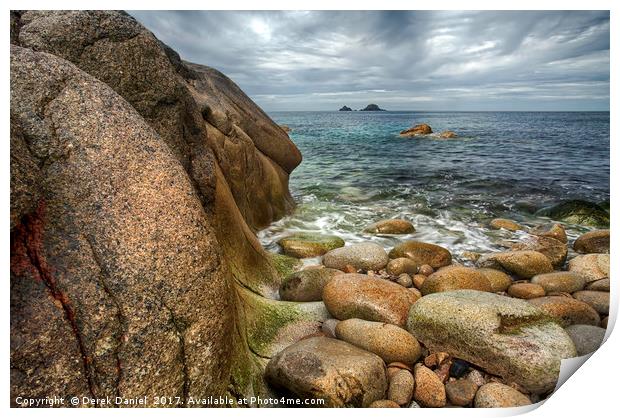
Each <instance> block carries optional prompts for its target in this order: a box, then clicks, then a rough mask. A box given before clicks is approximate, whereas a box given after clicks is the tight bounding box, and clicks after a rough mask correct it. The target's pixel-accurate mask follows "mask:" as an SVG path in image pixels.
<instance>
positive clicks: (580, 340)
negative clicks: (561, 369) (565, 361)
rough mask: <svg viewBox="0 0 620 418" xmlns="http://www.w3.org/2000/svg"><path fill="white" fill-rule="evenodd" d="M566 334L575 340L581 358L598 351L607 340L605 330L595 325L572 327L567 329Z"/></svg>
mask: <svg viewBox="0 0 620 418" xmlns="http://www.w3.org/2000/svg"><path fill="white" fill-rule="evenodd" d="M566 333H567V334H568V335H569V336H570V338H571V339H572V340H573V343H574V344H575V348H576V349H577V355H579V356H585V355H586V354H589V353H592V352H594V351H596V350H597V349H598V348H599V347H600V346H601V344H603V339H604V338H605V328H601V327H595V326H593V325H583V324H578V325H571V326H568V327H566Z"/></svg>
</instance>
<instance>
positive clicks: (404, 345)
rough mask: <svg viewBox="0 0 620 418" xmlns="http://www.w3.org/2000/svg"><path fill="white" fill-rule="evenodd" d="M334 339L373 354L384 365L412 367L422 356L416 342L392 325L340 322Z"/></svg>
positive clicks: (406, 333)
mask: <svg viewBox="0 0 620 418" xmlns="http://www.w3.org/2000/svg"><path fill="white" fill-rule="evenodd" d="M336 337H338V338H339V339H341V340H343V341H346V342H348V343H351V344H353V345H354V346H356V347H360V348H363V349H364V350H367V351H370V352H371V353H375V354H376V355H378V356H379V357H381V358H382V359H383V361H385V362H386V363H388V364H389V363H392V362H399V363H404V364H409V365H412V364H413V363H415V362H416V360H417V359H418V358H420V355H421V354H422V349H421V348H420V344H419V343H418V340H416V339H415V337H414V336H413V335H411V334H410V333H408V332H407V331H405V330H404V329H402V328H400V327H397V326H396V325H392V324H385V323H382V322H372V321H365V320H363V319H358V318H352V319H347V320H345V321H340V322H339V323H338V325H337V326H336Z"/></svg>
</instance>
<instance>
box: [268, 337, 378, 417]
mask: <svg viewBox="0 0 620 418" xmlns="http://www.w3.org/2000/svg"><path fill="white" fill-rule="evenodd" d="M265 378H266V380H267V381H268V382H269V383H270V384H271V385H273V386H274V387H275V388H278V389H281V390H284V391H285V392H288V393H292V394H294V395H296V396H298V397H300V398H303V399H324V400H325V403H324V404H323V405H318V406H325V407H331V408H334V407H343V406H354V407H367V406H369V405H370V404H371V403H373V402H374V401H377V400H380V399H384V398H385V392H386V391H387V388H388V383H387V376H386V370H385V364H384V363H383V360H381V358H380V357H379V356H377V355H376V354H373V353H370V352H368V351H365V350H362V349H360V348H357V347H355V346H353V345H351V344H349V343H346V342H344V341H339V340H336V339H333V338H326V337H313V338H308V339H304V340H301V341H299V342H297V343H295V344H293V345H291V346H289V347H287V348H285V349H284V350H282V351H281V352H280V353H278V354H277V355H275V356H274V357H272V358H271V360H270V361H269V363H268V364H267V368H266V370H265Z"/></svg>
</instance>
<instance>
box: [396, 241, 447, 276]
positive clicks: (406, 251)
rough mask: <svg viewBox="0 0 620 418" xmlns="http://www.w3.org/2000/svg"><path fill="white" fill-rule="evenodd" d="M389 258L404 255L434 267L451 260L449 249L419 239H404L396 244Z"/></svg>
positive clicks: (421, 263) (444, 264) (418, 262)
mask: <svg viewBox="0 0 620 418" xmlns="http://www.w3.org/2000/svg"><path fill="white" fill-rule="evenodd" d="M389 256H390V258H401V257H406V258H409V259H411V260H413V261H414V262H416V263H417V264H418V265H424V264H428V265H429V266H431V267H432V268H434V269H437V268H439V267H443V266H449V265H450V263H451V262H452V254H450V251H448V250H446V249H445V248H443V247H440V246H439V245H435V244H429V243H426V242H420V241H405V242H403V243H401V244H398V245H397V246H395V247H394V248H392V250H391V251H390V254H389Z"/></svg>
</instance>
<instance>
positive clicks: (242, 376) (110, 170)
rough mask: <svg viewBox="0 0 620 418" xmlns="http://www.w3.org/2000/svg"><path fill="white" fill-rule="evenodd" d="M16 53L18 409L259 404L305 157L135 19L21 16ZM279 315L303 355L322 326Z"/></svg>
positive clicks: (16, 20)
mask: <svg viewBox="0 0 620 418" xmlns="http://www.w3.org/2000/svg"><path fill="white" fill-rule="evenodd" d="M11 43H12V46H11V397H12V398H13V399H15V397H16V396H20V395H27V396H28V397H44V396H47V395H50V396H51V395H58V396H63V397H69V396H96V397H105V396H111V397H114V396H124V397H132V396H143V395H158V396H180V397H188V396H194V397H205V396H210V395H213V396H219V395H225V394H226V393H227V391H229V390H231V388H232V390H233V391H234V393H235V394H236V395H233V396H237V395H238V396H246V395H252V394H256V393H260V392H261V391H262V390H263V386H264V384H262V383H261V381H262V378H256V376H262V366H261V361H260V359H258V358H257V357H256V356H255V355H254V354H253V353H252V352H251V351H250V349H249V348H248V337H247V333H246V327H247V323H248V318H250V317H253V316H252V312H253V310H254V309H256V306H262V305H263V303H262V301H261V300H262V299H263V298H262V296H261V295H266V296H270V297H273V296H274V295H277V292H278V287H279V285H280V282H281V280H282V278H283V275H284V273H283V272H284V271H285V270H287V268H288V267H287V266H286V264H287V263H286V261H285V260H283V259H282V258H277V257H274V256H271V255H269V254H268V253H266V252H265V251H264V250H263V249H262V247H261V246H260V243H259V242H258V240H257V238H256V236H255V234H254V231H256V230H257V229H258V228H260V227H262V226H264V225H267V224H268V223H270V222H272V221H273V220H276V219H278V218H279V217H281V216H282V215H284V214H285V213H286V212H287V211H288V210H289V209H291V208H292V206H293V202H292V199H291V197H290V194H289V191H288V174H289V173H290V172H291V171H292V170H293V169H294V168H295V167H296V166H297V165H298V164H299V162H300V161H301V155H300V153H299V151H298V150H297V148H296V147H295V145H294V144H293V143H292V142H291V141H290V139H289V138H288V136H287V135H286V133H285V132H284V131H283V130H282V129H281V128H280V127H278V126H277V125H276V124H275V123H274V122H273V121H271V120H270V119H269V117H268V116H267V115H265V114H264V113H263V112H262V110H260V109H259V108H258V107H257V106H256V105H255V104H254V103H253V102H252V101H251V100H250V99H249V98H248V97H247V96H246V95H245V94H244V93H243V92H242V91H241V90H240V89H239V88H238V87H237V86H236V85H235V84H234V83H233V82H232V81H231V80H229V79H228V78H226V77H225V76H224V75H222V74H221V73H219V72H217V71H216V70H213V69H211V68H208V67H204V66H197V65H193V64H189V63H186V62H183V61H182V60H181V59H180V58H179V56H178V55H177V54H176V53H175V52H174V51H173V50H171V49H170V48H169V47H167V46H166V45H164V44H163V43H161V42H160V41H159V40H158V39H157V38H155V36H153V34H151V33H150V32H149V31H148V30H146V29H145V28H143V27H142V26H141V25H140V24H139V23H138V22H136V21H135V20H134V19H133V18H132V17H130V16H129V15H127V14H126V13H124V12H116V11H27V12H12V13H11ZM248 196H252V199H251V200H250V199H248ZM242 286H243V287H244V288H246V289H249V290H248V292H249V293H251V294H252V295H253V296H252V297H253V298H254V299H255V303H254V304H246V305H245V306H244V308H243V309H238V308H235V305H239V304H240V303H241V302H240V296H239V295H240V294H239V292H240V289H241V288H242ZM273 303H276V304H278V303H282V305H281V306H280V305H278V309H277V312H279V316H278V318H279V320H278V321H275V322H276V324H275V325H274V324H272V322H274V320H273V316H272V315H265V316H258V317H259V318H263V323H261V324H260V325H261V326H262V327H263V328H264V329H266V328H269V327H270V326H279V325H281V324H283V323H284V324H288V325H287V326H288V328H287V330H288V331H287V334H286V335H289V336H291V337H290V338H289V340H288V343H291V342H294V340H295V339H298V338H300V337H301V336H302V334H303V333H302V332H301V331H299V330H297V331H295V332H293V330H291V328H293V327H294V324H295V323H296V322H295V321H293V319H294V318H296V317H297V316H295V315H297V313H296V312H298V311H299V312H301V313H300V314H299V315H301V316H303V317H304V318H305V317H306V316H307V317H308V318H309V319H308V321H305V322H304V321H302V322H300V323H301V324H302V325H301V326H302V328H303V329H308V331H310V330H311V328H312V327H314V325H312V326H310V325H308V324H318V325H317V326H320V321H319V319H322V316H321V315H322V312H321V310H320V307H317V308H316V309H317V310H316V312H314V311H313V309H315V308H313V307H308V308H303V309H301V308H297V307H296V306H297V305H295V308H294V309H293V307H291V306H290V305H288V304H286V303H285V302H273ZM323 311H324V308H323ZM269 312H271V311H269ZM312 312H314V313H312ZM324 312H325V311H324ZM306 313H307V314H306ZM304 315H305V316H304ZM287 321H288V322H287ZM312 321H315V322H312ZM304 327H305V328H304ZM269 329H271V328H269ZM272 334H273V335H272ZM272 334H269V335H268V336H266V337H265V339H266V341H264V343H265V344H266V345H269V344H271V342H272V339H273V340H274V341H276V340H277V338H276V337H277V336H279V335H280V334H281V333H278V332H274V333H272ZM267 337H269V338H267ZM272 337H273V338H272ZM231 347H232V349H231ZM265 350H266V352H269V350H267V349H265Z"/></svg>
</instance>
